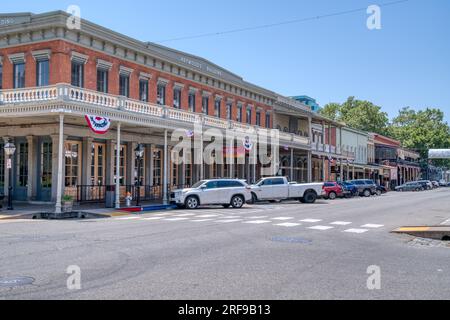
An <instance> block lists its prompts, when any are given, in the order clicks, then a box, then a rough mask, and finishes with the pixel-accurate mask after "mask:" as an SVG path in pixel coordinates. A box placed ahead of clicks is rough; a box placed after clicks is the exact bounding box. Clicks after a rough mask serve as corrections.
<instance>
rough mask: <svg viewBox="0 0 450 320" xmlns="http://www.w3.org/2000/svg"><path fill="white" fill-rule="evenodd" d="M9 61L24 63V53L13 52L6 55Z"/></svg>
mask: <svg viewBox="0 0 450 320" xmlns="http://www.w3.org/2000/svg"><path fill="white" fill-rule="evenodd" d="M8 59H9V61H10V62H11V63H12V64H14V63H25V53H23V52H22V53H15V54H10V55H9V56H8Z"/></svg>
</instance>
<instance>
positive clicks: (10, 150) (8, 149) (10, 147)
mask: <svg viewBox="0 0 450 320" xmlns="http://www.w3.org/2000/svg"><path fill="white" fill-rule="evenodd" d="M4 149H5V154H6V156H7V157H8V165H7V168H8V170H9V182H8V184H9V186H8V210H14V209H13V206H12V190H13V187H12V156H13V155H14V153H15V152H16V146H15V145H14V143H12V142H8V143H7V144H6V145H5V147H4Z"/></svg>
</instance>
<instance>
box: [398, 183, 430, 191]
mask: <svg viewBox="0 0 450 320" xmlns="http://www.w3.org/2000/svg"><path fill="white" fill-rule="evenodd" d="M395 190H396V191H399V192H403V191H423V190H425V187H424V186H423V185H422V184H420V183H418V182H408V183H405V184H402V185H401V186H398V187H395Z"/></svg>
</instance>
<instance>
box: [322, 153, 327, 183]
mask: <svg viewBox="0 0 450 320" xmlns="http://www.w3.org/2000/svg"><path fill="white" fill-rule="evenodd" d="M325 180H326V175H325V157H322V181H323V182H325Z"/></svg>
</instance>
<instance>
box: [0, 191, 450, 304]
mask: <svg viewBox="0 0 450 320" xmlns="http://www.w3.org/2000/svg"><path fill="white" fill-rule="evenodd" d="M449 208H450V188H449V189H440V190H435V191H427V192H421V193H390V194H387V195H384V196H382V197H372V198H357V199H350V200H336V201H325V200H321V201H319V202H318V203H316V204H313V205H306V204H300V203H293V202H292V203H281V204H270V205H269V204H259V205H252V206H246V207H245V208H243V209H240V210H233V209H222V208H205V209H201V210H197V211H188V210H175V211H170V212H165V213H161V212H158V213H151V214H146V215H142V216H137V217H136V216H130V217H120V218H110V219H94V220H84V221H15V222H11V221H8V222H5V221H4V222H1V223H0V261H1V263H0V278H2V277H17V276H27V277H32V278H34V279H35V281H34V283H33V284H32V285H27V286H19V287H14V288H6V287H1V286H0V299H252V300H253V299H256V300H258V299H450V264H449V261H450V248H449V247H445V246H440V245H439V243H435V242H422V245H420V243H419V244H418V242H417V241H414V240H413V238H412V237H410V236H404V235H403V236H401V235H396V234H392V233H390V231H392V230H393V229H395V228H397V227H400V226H409V225H422V224H425V225H432V224H440V223H442V222H443V221H445V220H447V219H449V218H450V209H449ZM71 265H76V266H79V267H80V269H81V289H80V290H69V289H68V288H67V279H68V277H69V274H67V273H66V271H67V268H68V267H69V266H71ZM369 266H378V267H379V268H380V272H381V273H380V280H381V289H380V290H369V289H368V288H367V279H368V277H369V276H370V275H369V274H368V273H367V269H368V267H369Z"/></svg>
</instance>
